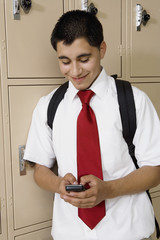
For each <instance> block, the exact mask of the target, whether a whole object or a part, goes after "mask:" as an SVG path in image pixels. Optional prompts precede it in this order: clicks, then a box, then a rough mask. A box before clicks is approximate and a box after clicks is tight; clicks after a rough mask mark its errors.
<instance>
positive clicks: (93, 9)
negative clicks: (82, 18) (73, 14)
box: [81, 0, 98, 15]
mask: <svg viewBox="0 0 160 240" xmlns="http://www.w3.org/2000/svg"><path fill="white" fill-rule="evenodd" d="M81 5H82V10H84V11H86V12H90V13H92V14H93V15H96V14H97V12H98V9H97V8H96V7H95V5H94V3H90V4H89V6H88V0H81Z"/></svg>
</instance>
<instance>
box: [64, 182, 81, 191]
mask: <svg viewBox="0 0 160 240" xmlns="http://www.w3.org/2000/svg"><path fill="white" fill-rule="evenodd" d="M65 188H66V191H67V192H82V191H85V190H86V188H85V186H84V185H82V184H70V185H66V186H65Z"/></svg>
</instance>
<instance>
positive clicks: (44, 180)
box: [34, 164, 62, 193]
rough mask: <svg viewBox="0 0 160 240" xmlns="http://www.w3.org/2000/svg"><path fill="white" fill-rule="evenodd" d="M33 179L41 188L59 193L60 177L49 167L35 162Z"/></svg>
mask: <svg viewBox="0 0 160 240" xmlns="http://www.w3.org/2000/svg"><path fill="white" fill-rule="evenodd" d="M34 179H35V182H36V183H37V184H38V186H40V187H41V188H43V189H45V190H47V191H49V192H53V193H55V192H56V193H59V186H60V183H61V180H62V178H61V177H58V176H56V175H55V174H54V173H53V172H52V171H51V170H50V169H49V168H47V167H45V166H42V165H39V164H36V165H35V170H34Z"/></svg>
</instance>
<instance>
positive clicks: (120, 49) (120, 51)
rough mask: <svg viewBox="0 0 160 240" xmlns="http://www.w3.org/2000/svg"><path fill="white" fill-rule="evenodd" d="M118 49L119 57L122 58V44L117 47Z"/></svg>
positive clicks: (123, 52)
mask: <svg viewBox="0 0 160 240" xmlns="http://www.w3.org/2000/svg"><path fill="white" fill-rule="evenodd" d="M118 49H119V56H120V57H122V56H123V55H124V54H125V47H124V46H123V45H122V44H120V45H119V46H118Z"/></svg>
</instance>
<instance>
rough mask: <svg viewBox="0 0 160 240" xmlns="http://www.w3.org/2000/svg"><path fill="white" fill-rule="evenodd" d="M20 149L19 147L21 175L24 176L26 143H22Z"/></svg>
mask: <svg viewBox="0 0 160 240" xmlns="http://www.w3.org/2000/svg"><path fill="white" fill-rule="evenodd" d="M18 149H19V171H20V176H23V175H26V163H25V160H24V159H23V156H24V150H25V145H20V146H19V147H18Z"/></svg>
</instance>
